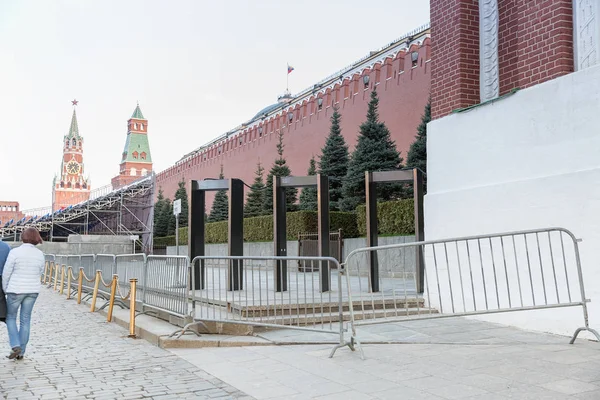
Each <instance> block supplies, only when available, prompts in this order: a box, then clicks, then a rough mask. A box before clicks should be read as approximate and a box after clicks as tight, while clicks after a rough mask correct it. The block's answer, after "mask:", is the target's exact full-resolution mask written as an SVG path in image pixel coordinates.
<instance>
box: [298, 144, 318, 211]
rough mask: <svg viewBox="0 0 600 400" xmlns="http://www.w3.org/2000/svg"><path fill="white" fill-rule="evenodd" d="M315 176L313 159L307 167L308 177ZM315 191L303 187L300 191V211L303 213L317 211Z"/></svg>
mask: <svg viewBox="0 0 600 400" xmlns="http://www.w3.org/2000/svg"><path fill="white" fill-rule="evenodd" d="M316 174H317V164H316V162H315V157H314V156H313V157H312V158H311V159H310V166H309V167H308V175H316ZM317 202H318V198H317V189H316V188H315V187H305V188H304V189H302V193H301V194H300V209H301V210H303V211H317V207H318V205H317Z"/></svg>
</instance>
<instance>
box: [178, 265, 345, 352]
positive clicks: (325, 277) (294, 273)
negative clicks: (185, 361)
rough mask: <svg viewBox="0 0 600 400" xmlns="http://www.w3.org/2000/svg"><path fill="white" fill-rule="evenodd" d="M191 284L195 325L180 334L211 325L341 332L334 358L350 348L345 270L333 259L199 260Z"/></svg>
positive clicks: (189, 326) (192, 324)
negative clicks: (222, 323) (345, 303)
mask: <svg viewBox="0 0 600 400" xmlns="http://www.w3.org/2000/svg"><path fill="white" fill-rule="evenodd" d="M304 264H308V265H311V267H309V268H307V265H304ZM197 274H199V276H198V275H197ZM191 282H192V317H193V318H194V321H195V322H193V323H191V324H188V325H186V326H185V327H184V328H183V330H181V331H180V332H179V336H181V335H182V334H184V333H185V332H187V331H189V330H190V329H191V328H192V327H194V326H196V325H202V324H203V322H206V321H212V322H228V323H237V324H245V325H252V326H265V327H279V328H281V327H285V328H289V329H299V330H306V331H316V332H327V333H332V334H337V335H339V343H338V344H337V345H336V346H335V347H334V348H333V349H332V352H331V356H333V354H334V353H335V351H336V350H337V349H338V348H341V347H344V346H351V344H350V343H347V342H346V341H345V339H344V332H346V331H347V329H346V328H345V326H344V320H345V319H346V320H347V319H349V318H350V314H349V313H347V312H345V311H344V298H345V294H344V287H343V285H342V276H341V269H340V265H339V263H338V261H337V260H336V259H334V258H332V257H278V256H272V257H268V256H267V257H245V256H238V257H236V256H228V257H227V256H223V257H218V256H202V257H196V258H194V259H193V260H192V263H191ZM323 287H329V290H328V291H324V290H322V288H323ZM236 289H237V290H236Z"/></svg>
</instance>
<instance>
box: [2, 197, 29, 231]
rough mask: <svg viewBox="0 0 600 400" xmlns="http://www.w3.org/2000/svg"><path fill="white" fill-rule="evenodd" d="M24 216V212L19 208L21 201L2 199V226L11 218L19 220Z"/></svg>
mask: <svg viewBox="0 0 600 400" xmlns="http://www.w3.org/2000/svg"><path fill="white" fill-rule="evenodd" d="M23 217H24V215H23V213H22V212H21V211H20V210H19V202H17V201H0V221H1V223H0V226H4V225H5V224H6V223H7V222H8V221H10V220H11V219H13V220H14V222H17V221H19V220H20V219H21V218H23Z"/></svg>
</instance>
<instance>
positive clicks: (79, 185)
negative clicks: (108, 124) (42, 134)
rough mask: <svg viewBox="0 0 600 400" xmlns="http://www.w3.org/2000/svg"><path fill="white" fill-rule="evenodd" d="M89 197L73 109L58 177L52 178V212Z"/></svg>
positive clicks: (80, 143)
mask: <svg viewBox="0 0 600 400" xmlns="http://www.w3.org/2000/svg"><path fill="white" fill-rule="evenodd" d="M76 105H77V101H76V100H73V106H76ZM89 197H90V184H89V181H88V178H86V177H84V166H83V137H82V136H81V135H80V134H79V125H78V123H77V114H76V112H75V109H73V116H72V117H71V126H70V127H69V133H68V134H66V135H65V136H64V138H63V155H62V161H61V165H60V175H58V176H55V177H54V182H53V185H52V210H53V211H56V210H60V209H61V208H65V207H68V206H70V205H74V204H78V203H81V202H83V201H86V200H88V199H89Z"/></svg>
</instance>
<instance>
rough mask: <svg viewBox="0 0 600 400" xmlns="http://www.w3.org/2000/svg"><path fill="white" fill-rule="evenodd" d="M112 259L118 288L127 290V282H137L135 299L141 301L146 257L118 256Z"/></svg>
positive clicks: (142, 255)
mask: <svg viewBox="0 0 600 400" xmlns="http://www.w3.org/2000/svg"><path fill="white" fill-rule="evenodd" d="M113 257H114V272H113V274H116V275H117V276H118V277H119V279H118V283H119V287H120V288H121V289H124V290H129V289H130V285H129V281H130V280H131V279H133V278H135V279H137V280H138V283H137V293H136V298H137V299H138V300H142V301H143V289H144V285H145V274H146V272H145V270H146V255H145V254H119V255H117V256H113Z"/></svg>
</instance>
